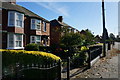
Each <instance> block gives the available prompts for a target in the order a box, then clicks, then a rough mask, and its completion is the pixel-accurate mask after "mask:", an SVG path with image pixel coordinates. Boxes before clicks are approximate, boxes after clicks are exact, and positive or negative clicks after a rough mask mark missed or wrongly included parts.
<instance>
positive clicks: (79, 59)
mask: <svg viewBox="0 0 120 80" xmlns="http://www.w3.org/2000/svg"><path fill="white" fill-rule="evenodd" d="M87 57H88V56H87V52H85V50H84V51H81V52H79V53H77V54H74V55H73V57H72V60H71V65H72V66H73V67H80V66H82V65H84V63H85V61H86V60H87Z"/></svg>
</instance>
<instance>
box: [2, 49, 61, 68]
mask: <svg viewBox="0 0 120 80" xmlns="http://www.w3.org/2000/svg"><path fill="white" fill-rule="evenodd" d="M0 52H2V58H3V66H9V65H15V63H20V64H25V65H26V64H32V63H34V64H41V65H45V64H47V65H49V64H52V63H53V62H55V61H58V60H59V59H60V58H59V57H57V56H55V55H53V54H51V53H46V52H40V51H25V50H5V49H0Z"/></svg>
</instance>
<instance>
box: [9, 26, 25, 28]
mask: <svg viewBox="0 0 120 80" xmlns="http://www.w3.org/2000/svg"><path fill="white" fill-rule="evenodd" d="M8 27H15V28H24V27H19V26H8Z"/></svg>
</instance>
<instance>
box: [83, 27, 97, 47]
mask: <svg viewBox="0 0 120 80" xmlns="http://www.w3.org/2000/svg"><path fill="white" fill-rule="evenodd" d="M81 37H82V41H83V45H85V46H86V45H90V44H93V43H94V42H95V41H94V40H95V38H94V35H93V34H92V33H91V31H90V30H89V29H86V30H82V31H81Z"/></svg>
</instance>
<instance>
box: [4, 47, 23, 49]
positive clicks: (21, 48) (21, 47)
mask: <svg viewBox="0 0 120 80" xmlns="http://www.w3.org/2000/svg"><path fill="white" fill-rule="evenodd" d="M6 49H24V47H8V48H6Z"/></svg>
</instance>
